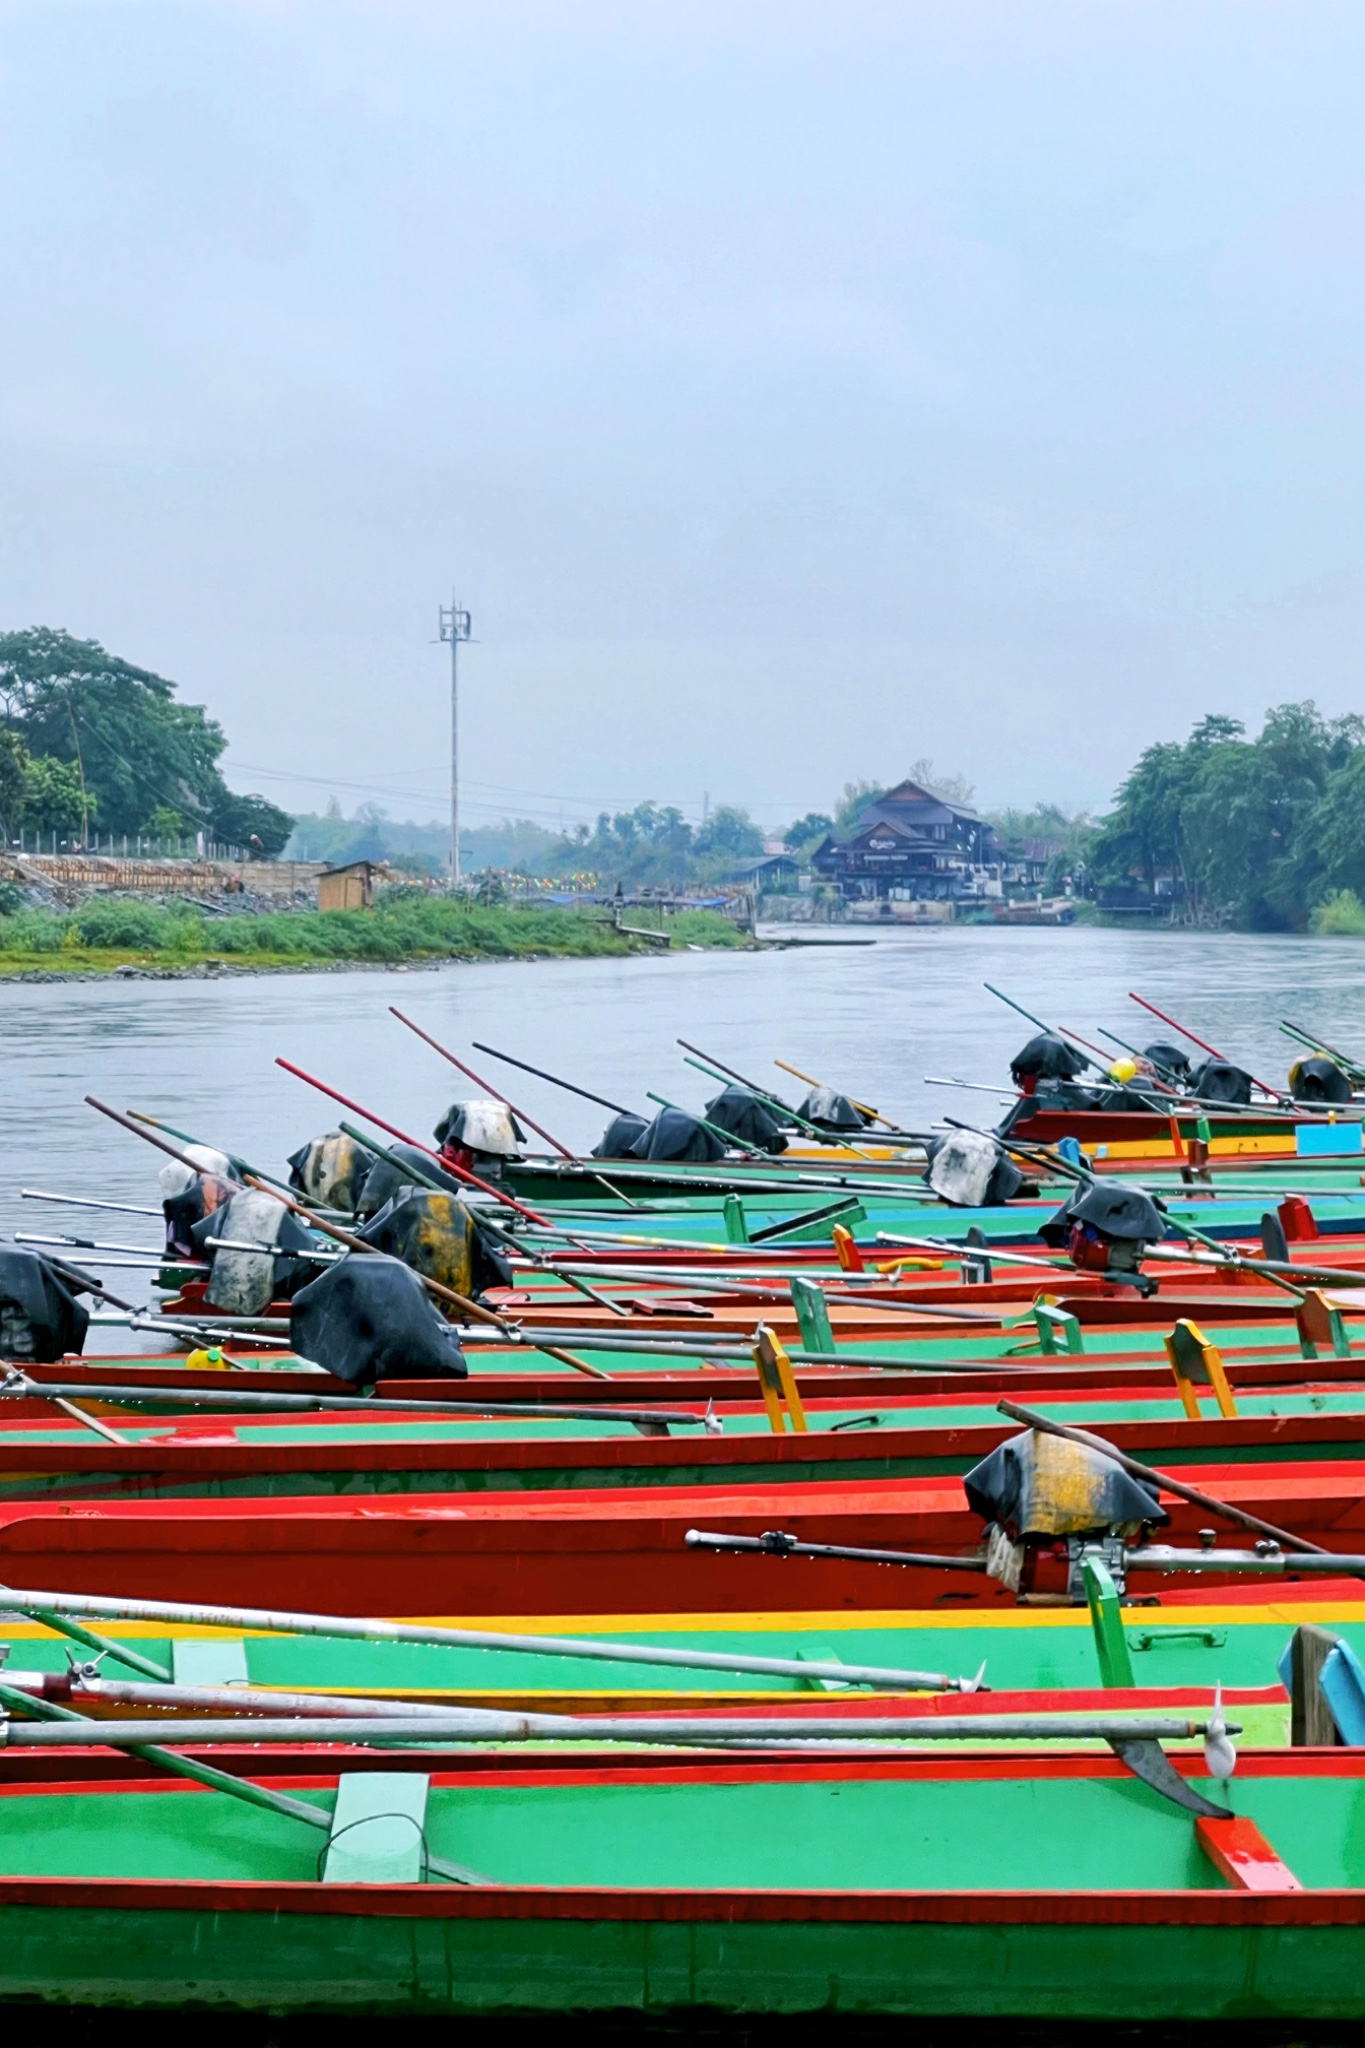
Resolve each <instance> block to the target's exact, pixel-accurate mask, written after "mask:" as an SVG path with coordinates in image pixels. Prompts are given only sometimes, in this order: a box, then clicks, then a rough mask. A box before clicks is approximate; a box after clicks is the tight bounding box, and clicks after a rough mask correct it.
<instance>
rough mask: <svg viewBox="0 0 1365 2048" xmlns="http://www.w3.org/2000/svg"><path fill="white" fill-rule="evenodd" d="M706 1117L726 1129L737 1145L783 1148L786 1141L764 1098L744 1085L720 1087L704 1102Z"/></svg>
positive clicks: (768, 1149) (764, 1149)
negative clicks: (718, 1091) (743, 1086)
mask: <svg viewBox="0 0 1365 2048" xmlns="http://www.w3.org/2000/svg"><path fill="white" fill-rule="evenodd" d="M706 1121H707V1122H708V1123H710V1124H714V1125H715V1126H716V1128H717V1129H718V1130H722V1131H728V1132H729V1133H730V1136H731V1137H732V1138H733V1139H734V1140H735V1142H736V1144H739V1145H751V1146H752V1147H753V1149H754V1150H755V1151H756V1152H773V1153H776V1152H785V1151H786V1149H787V1141H786V1139H785V1138H784V1137H783V1135H782V1126H781V1125H780V1124H779V1123H778V1121H777V1118H776V1117H775V1116H774V1115H773V1113H772V1111H771V1110H770V1109H769V1108H768V1106H767V1104H766V1103H765V1102H760V1101H759V1099H758V1097H757V1096H756V1095H754V1094H753V1093H752V1092H751V1091H750V1090H749V1089H748V1088H737V1087H729V1088H723V1089H722V1090H721V1092H720V1094H719V1095H717V1096H716V1097H715V1099H714V1100H713V1101H711V1102H708V1103H707V1105H706Z"/></svg>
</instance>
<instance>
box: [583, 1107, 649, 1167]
mask: <svg viewBox="0 0 1365 2048" xmlns="http://www.w3.org/2000/svg"><path fill="white" fill-rule="evenodd" d="M648 1129H649V1118H648V1117H647V1116H637V1115H636V1114H635V1111H634V1110H633V1109H623V1110H622V1111H621V1113H620V1115H619V1116H614V1117H613V1118H612V1120H611V1122H610V1123H609V1124H608V1125H607V1128H606V1129H605V1131H603V1133H602V1136H601V1138H600V1140H599V1141H598V1143H597V1144H596V1145H594V1146H593V1148H592V1157H593V1158H594V1159H635V1158H637V1157H638V1156H639V1155H638V1154H637V1152H636V1150H635V1146H636V1144H637V1142H638V1141H639V1139H641V1138H642V1137H643V1136H644V1134H645V1132H646V1131H647V1130H648Z"/></svg>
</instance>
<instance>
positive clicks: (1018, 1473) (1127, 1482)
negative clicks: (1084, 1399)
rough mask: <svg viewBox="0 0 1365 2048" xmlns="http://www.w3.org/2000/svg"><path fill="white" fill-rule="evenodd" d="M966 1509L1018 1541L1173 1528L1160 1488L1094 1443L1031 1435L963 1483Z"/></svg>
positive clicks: (1011, 1442) (994, 1455)
mask: <svg viewBox="0 0 1365 2048" xmlns="http://www.w3.org/2000/svg"><path fill="white" fill-rule="evenodd" d="M962 1484H963V1487H964V1488H965V1490H966V1494H967V1504H968V1506H969V1507H970V1508H971V1509H972V1511H973V1513H974V1514H978V1515H980V1516H981V1518H982V1520H983V1521H986V1522H994V1523H995V1524H996V1525H997V1526H998V1527H999V1528H1002V1529H1004V1530H1005V1532H1006V1533H1007V1534H1008V1535H1009V1536H1011V1537H1012V1538H1014V1539H1015V1540H1016V1541H1018V1540H1019V1539H1020V1538H1022V1537H1025V1536H1080V1535H1084V1534H1086V1533H1087V1532H1089V1531H1094V1530H1100V1529H1131V1530H1133V1531H1134V1532H1136V1530H1138V1529H1139V1528H1141V1527H1142V1526H1143V1525H1144V1524H1146V1525H1152V1524H1160V1523H1163V1522H1169V1521H1170V1519H1171V1518H1170V1516H1169V1515H1168V1514H1167V1513H1166V1510H1165V1509H1164V1508H1163V1507H1162V1505H1161V1503H1160V1500H1159V1499H1158V1496H1157V1489H1156V1486H1155V1484H1149V1483H1148V1482H1147V1481H1145V1480H1141V1479H1135V1478H1134V1477H1133V1476H1132V1475H1131V1473H1128V1472H1125V1471H1124V1469H1123V1467H1122V1465H1118V1464H1115V1462H1114V1460H1113V1459H1112V1458H1106V1457H1105V1456H1104V1455H1103V1453H1102V1452H1100V1451H1095V1450H1091V1448H1090V1447H1089V1445H1088V1444H1077V1443H1073V1442H1072V1441H1071V1440H1070V1438H1068V1437H1060V1436H1053V1435H1051V1433H1050V1432H1048V1431H1045V1430H1033V1429H1028V1430H1025V1431H1024V1433H1023V1435H1022V1436H1012V1437H1010V1438H1009V1439H1008V1441H1007V1442H1005V1443H1003V1444H1000V1445H998V1446H997V1448H996V1449H995V1450H993V1451H992V1452H991V1454H990V1456H989V1457H988V1458H983V1459H982V1461H981V1463H980V1464H979V1465H974V1466H973V1467H972V1469H971V1471H970V1472H968V1473H967V1474H966V1475H965V1477H964V1478H963V1481H962Z"/></svg>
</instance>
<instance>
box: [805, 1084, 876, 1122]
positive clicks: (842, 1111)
mask: <svg viewBox="0 0 1365 2048" xmlns="http://www.w3.org/2000/svg"><path fill="white" fill-rule="evenodd" d="M797 1114H798V1116H800V1118H801V1120H802V1122H803V1123H808V1124H815V1125H816V1126H817V1128H818V1129H820V1130H822V1131H865V1130H866V1129H867V1127H868V1125H869V1124H870V1123H871V1122H872V1118H871V1117H870V1116H864V1115H863V1112H862V1111H861V1110H860V1109H859V1108H858V1107H857V1106H856V1104H854V1103H852V1102H850V1101H849V1099H848V1097H847V1096H846V1095H841V1094H840V1093H839V1091H838V1089H837V1088H812V1089H811V1091H810V1094H809V1095H808V1096H807V1097H806V1099H805V1101H804V1102H803V1103H802V1105H801V1107H800V1109H799V1110H798V1111H797Z"/></svg>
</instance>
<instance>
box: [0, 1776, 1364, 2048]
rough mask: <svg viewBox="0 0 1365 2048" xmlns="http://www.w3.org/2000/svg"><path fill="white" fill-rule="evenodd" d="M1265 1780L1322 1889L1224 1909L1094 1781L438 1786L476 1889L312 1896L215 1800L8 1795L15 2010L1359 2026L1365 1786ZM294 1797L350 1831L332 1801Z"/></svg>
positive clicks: (335, 1890)
mask: <svg viewBox="0 0 1365 2048" xmlns="http://www.w3.org/2000/svg"><path fill="white" fill-rule="evenodd" d="M424 1761H426V1760H425V1759H424ZM452 1761H454V1760H452ZM1244 1764H1245V1765H1246V1767H1247V1768H1246V1774H1245V1776H1243V1775H1241V1774H1239V1776H1238V1778H1237V1780H1236V1784H1235V1791H1234V1792H1233V1793H1232V1794H1231V1795H1228V1794H1219V1795H1218V1797H1219V1798H1220V1799H1221V1798H1224V1797H1229V1796H1230V1797H1231V1799H1232V1802H1233V1806H1234V1808H1235V1811H1236V1812H1237V1813H1238V1814H1239V1815H1241V1816H1243V1817H1244V1818H1245V1819H1247V1820H1250V1821H1251V1822H1252V1823H1253V1824H1254V1825H1255V1827H1256V1828H1258V1829H1259V1830H1260V1831H1261V1833H1262V1836H1263V1838H1264V1840H1265V1842H1266V1843H1267V1844H1268V1845H1269V1846H1270V1848H1271V1849H1272V1850H1273V1851H1274V1852H1275V1853H1276V1854H1277V1855H1278V1856H1280V1857H1282V1858H1283V1859H1284V1860H1285V1862H1286V1863H1287V1864H1288V1866H1289V1869H1290V1871H1292V1872H1293V1874H1294V1876H1295V1877H1297V1878H1298V1879H1299V1880H1300V1882H1301V1884H1302V1885H1303V1886H1304V1887H1305V1888H1304V1889H1300V1890H1284V1889H1281V1890H1277V1891H1274V1892H1256V1891H1248V1890H1243V1889H1233V1888H1231V1887H1230V1886H1225V1884H1224V1880H1223V1879H1222V1877H1221V1876H1220V1872H1219V1869H1218V1867H1217V1866H1216V1865H1215V1863H1214V1862H1213V1861H1212V1860H1211V1857H1210V1856H1209V1855H1208V1854H1206V1853H1205V1848H1204V1847H1203V1846H1202V1843H1203V1837H1202V1836H1201V1835H1200V1834H1198V1833H1197V1831H1196V1826H1195V1823H1194V1822H1193V1820H1192V1817H1191V1815H1190V1814H1189V1813H1188V1812H1186V1811H1184V1810H1183V1809H1181V1808H1180V1807H1177V1806H1175V1805H1173V1804H1171V1803H1170V1802H1169V1801H1167V1800H1165V1799H1163V1798H1161V1797H1159V1796H1158V1795H1157V1794H1156V1793H1154V1792H1152V1791H1151V1790H1150V1789H1149V1788H1148V1787H1147V1786H1145V1785H1143V1784H1141V1783H1139V1782H1138V1781H1136V1780H1135V1779H1133V1778H1131V1777H1130V1776H1128V1775H1127V1774H1126V1773H1125V1772H1123V1771H1122V1770H1121V1768H1120V1767H1119V1766H1118V1765H1117V1764H1116V1763H1115V1762H1114V1760H1113V1759H1102V1758H1078V1757H1075V1756H1071V1757H1057V1758H1055V1759H1050V1760H1049V1762H1048V1764H1047V1765H1045V1766H1043V1765H1035V1764H1034V1763H1032V1762H1031V1761H1029V1760H1019V1759H1003V1758H998V1757H997V1758H982V1757H976V1758H975V1759H971V1758H964V1759H962V1760H961V1761H960V1763H958V1764H957V1765H952V1764H944V1763H942V1762H941V1761H940V1760H939V1759H937V1758H935V1759H933V1760H928V1759H916V1760H907V1761H904V1762H896V1763H888V1764H885V1765H881V1766H878V1765H870V1764H856V1765H855V1764H839V1763H832V1762H828V1761H820V1762H806V1761H804V1760H803V1761H801V1762H781V1761H775V1762H765V1763H762V1764H758V1763H745V1764H737V1763H728V1764H726V1765H722V1766H717V1765H714V1764H698V1763H695V1762H692V1761H690V1760H689V1761H683V1762H681V1763H677V1764H673V1763H669V1764H667V1765H665V1766H663V1767H660V1766H658V1765H657V1764H654V1765H651V1766H650V1767H648V1768H646V1769H639V1768H635V1767H628V1768H625V1769H622V1768H621V1767H620V1766H619V1765H616V1764H610V1763H605V1762H604V1763H603V1765H602V1766H601V1767H599V1768H597V1769H591V1770H585V1769H582V1768H578V1769H575V1770H572V1771H564V1770H556V1769H554V1768H553V1767H549V1768H541V1769H535V1768H532V1769H525V1770H518V1771H515V1772H511V1773H507V1772H502V1773H499V1772H498V1771H497V1770H496V1769H490V1768H489V1767H488V1766H487V1764H485V1763H481V1762H475V1763H473V1764H466V1765H464V1766H460V1765H459V1764H458V1763H457V1764H456V1765H455V1767H454V1768H453V1769H450V1770H447V1769H446V1768H445V1767H442V1768H441V1770H440V1773H439V1775H438V1776H436V1777H435V1778H434V1779H433V1782H432V1787H431V1792H430V1797H429V1801H428V1803H427V1806H426V1818H425V1822H424V1828H425V1832H426V1835H427V1837H428V1838H429V1842H430V1849H431V1853H433V1854H435V1855H438V1856H452V1855H453V1856H458V1857H461V1858H464V1859H468V1861H470V1862H471V1863H473V1864H474V1865H475V1867H476V1868H477V1869H478V1870H480V1871H481V1872H483V1873H485V1874H486V1876H487V1878H488V1880H489V1881H488V1882H487V1883H486V1884H485V1883H481V1884H478V1885H476V1886H471V1887H468V1888H464V1887H449V1886H444V1885H434V1884H421V1883H405V1884H399V1885H393V1884H385V1883H373V1884H349V1883H347V1884H335V1885H333V1884H325V1883H319V1882H318V1881H317V1870H318V1867H319V1845H320V1844H321V1842H322V1841H323V1840H324V1837H322V1836H321V1834H320V1833H319V1832H318V1831H315V1830H313V1829H311V1828H304V1827H302V1826H301V1825H300V1824H299V1823H298V1822H296V1821H293V1820H292V1819H289V1818H287V1817H283V1816H278V1815H275V1814H270V1813H263V1812H261V1811H259V1810H258V1809H255V1808H246V1807H243V1806H242V1805H241V1804H240V1803H238V1802H237V1801H235V1800H232V1799H229V1798H227V1797H226V1796H225V1795H223V1794H221V1793H217V1792H203V1791H198V1790H195V1789H192V1788H183V1787H174V1786H167V1785H165V1783H164V1782H163V1783H160V1784H157V1785H156V1786H153V1785H151V1784H150V1783H146V1782H144V1783H142V1784H133V1785H125V1786H121V1787H116V1786H103V1787H98V1788H93V1789H90V1790H84V1791H70V1790H65V1791H63V1790H57V1791H52V1792H35V1791H32V1790H25V1791H24V1792H22V1793H19V1792H15V1791H10V1792H8V1793H4V1794H0V1872H3V1875H0V1998H3V1999H6V2000H27V2001H40V2002H47V2003H52V2004H54V2005H84V2006H91V2005H95V2006H98V2005H108V2006H131V2007H143V2008H155V2007H157V2006H174V2005H189V2006H194V2007H200V2008H203V2007H207V2008H210V2009H211V2008H214V2007H221V2008H228V2009H234V2008H235V2009H239V2010H250V2011H258V2012H269V2013H288V2012H334V2013H392V2014H395V2015H397V2014H412V2015H421V2014H430V2015H433V2016H436V2015H449V2016H452V2017H494V2016H498V2017H513V2016H516V2015H526V2016H533V2015H545V2016H553V2015H561V2014H563V2015H569V2014H583V2015H603V2016H605V2015H609V2014H621V2015H634V2016H636V2017H637V2018H650V2019H659V2020H671V2019H683V2018H688V2017H692V2018H699V2017H702V2016H706V2015H713V2016H733V2017H745V2016H754V2017H756V2016H759V2015H765V2014H770V2015H798V2014H805V2013H809V2014H819V2015H821V2016H822V2017H824V2018H826V2019H828V2018H830V2017H834V2016H839V2017H855V2016H870V2015H875V2014H885V2015H893V2016H894V2015H899V2016H904V2017H908V2018H932V2017H944V2018H953V2017H957V2018H978V2019H983V2018H1035V2019H1053V2020H1060V2019H1092V2020H1097V2021H1098V2020H1110V2021H1112V2020H1114V2019H1131V2020H1161V2019H1182V2020H1190V2019H1197V2018H1206V2019H1243V2020H1246V2019H1252V2018H1258V2017H1259V2018H1275V2019H1295V2020H1308V2019H1324V2020H1326V2019H1331V2020H1345V2019H1359V2018H1361V2017H1365V1892H1362V1891H1361V1890H1360V1889H1359V1886H1360V1884H1361V1882H1362V1880H1363V1879H1365V1846H1362V1844H1361V1842H1360V1840H1359V1839H1358V1837H1359V1831H1358V1829H1356V1828H1355V1826H1354V1824H1353V1816H1354V1814H1355V1812H1356V1810H1357V1808H1358V1802H1359V1794H1360V1790H1361V1786H1360V1777H1359V1773H1360V1768H1361V1767H1360V1762H1359V1759H1350V1760H1348V1761H1347V1762H1346V1763H1345V1764H1344V1765H1337V1764H1335V1763H1334V1762H1332V1761H1331V1760H1330V1759H1321V1758H1313V1757H1308V1758H1298V1759H1285V1760H1276V1759H1268V1758H1253V1759H1244ZM1197 1782H1198V1784H1199V1789H1200V1790H1201V1791H1203V1792H1205V1793H1206V1794H1207V1793H1209V1792H1216V1791H1217V1788H1216V1787H1214V1786H1213V1785H1212V1784H1211V1782H1210V1781H1208V1780H1199V1781H1197ZM297 1793H298V1794H301V1795H302V1796H303V1797H306V1798H308V1799H309V1800H310V1801H311V1802H312V1803H313V1804H315V1805H317V1806H318V1807H319V1808H320V1809H321V1810H322V1811H324V1812H330V1805H331V1801H332V1798H333V1797H334V1794H333V1792H332V1790H331V1787H330V1786H329V1785H328V1784H327V1783H326V1781H325V1780H323V1781H318V1782H315V1783H314V1784H312V1785H309V1784H302V1785H299V1786H298V1787H297ZM40 1811H41V1813H42V1816H43V1818H42V1821H41V1822H40V1821H39V1819H38V1814H39V1812H40Z"/></svg>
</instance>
